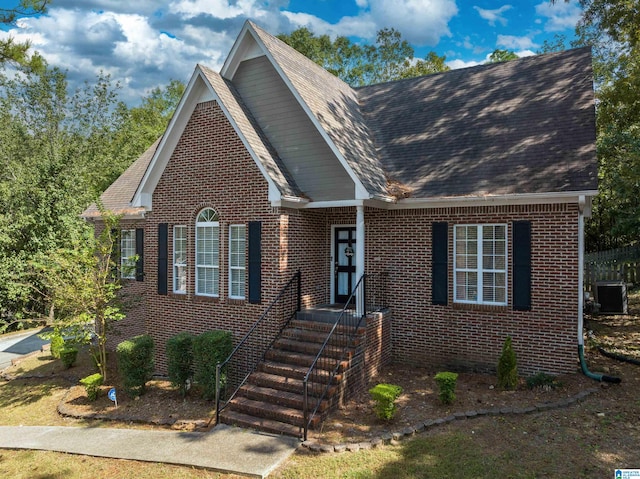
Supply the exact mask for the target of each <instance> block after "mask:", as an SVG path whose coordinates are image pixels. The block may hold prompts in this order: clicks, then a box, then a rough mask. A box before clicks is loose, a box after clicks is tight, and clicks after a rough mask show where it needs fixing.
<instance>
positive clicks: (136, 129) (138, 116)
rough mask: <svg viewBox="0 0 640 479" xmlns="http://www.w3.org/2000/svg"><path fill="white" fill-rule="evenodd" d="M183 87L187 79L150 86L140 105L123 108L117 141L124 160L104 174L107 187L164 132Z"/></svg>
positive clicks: (116, 145)
mask: <svg viewBox="0 0 640 479" xmlns="http://www.w3.org/2000/svg"><path fill="white" fill-rule="evenodd" d="M184 90H185V85H184V83H182V82H181V81H179V80H171V81H170V82H169V84H167V85H165V86H164V87H162V88H161V87H156V88H154V89H153V90H151V92H150V93H149V95H148V96H146V97H144V98H143V99H142V102H141V104H140V105H139V106H135V107H132V108H130V109H128V110H126V112H124V117H125V122H124V127H123V128H121V129H120V130H119V132H118V135H117V138H116V139H115V145H114V146H115V148H116V149H117V150H118V151H119V152H120V156H121V158H122V163H121V164H120V165H118V166H119V168H118V169H117V170H115V169H114V170H113V171H112V172H110V174H108V175H105V177H104V180H105V182H106V184H105V187H106V186H108V185H109V184H111V183H112V182H113V181H114V180H115V179H116V178H117V177H118V176H119V175H120V173H122V171H124V169H125V168H126V167H127V166H129V165H130V164H131V162H132V161H133V160H135V159H136V158H138V157H139V156H140V155H141V154H142V153H143V152H144V151H145V150H146V149H147V148H149V146H150V145H151V144H152V143H153V142H154V141H156V139H158V137H159V136H160V135H162V134H163V133H164V130H165V129H166V128H167V125H168V123H169V121H170V120H171V117H172V116H173V112H174V111H175V109H176V107H177V106H178V103H179V102H180V99H181V98H182V94H183V93H184Z"/></svg>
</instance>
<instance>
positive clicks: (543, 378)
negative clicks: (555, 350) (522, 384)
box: [527, 372, 560, 389]
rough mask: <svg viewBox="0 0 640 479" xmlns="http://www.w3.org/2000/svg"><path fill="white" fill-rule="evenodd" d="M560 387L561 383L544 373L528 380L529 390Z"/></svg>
mask: <svg viewBox="0 0 640 479" xmlns="http://www.w3.org/2000/svg"><path fill="white" fill-rule="evenodd" d="M558 386H560V383H559V382H558V380H557V379H556V378H555V377H554V376H551V375H550V374H546V373H543V372H539V373H536V374H534V375H533V376H529V377H528V378H527V387H528V388H529V389H535V388H541V389H554V388H557V387H558Z"/></svg>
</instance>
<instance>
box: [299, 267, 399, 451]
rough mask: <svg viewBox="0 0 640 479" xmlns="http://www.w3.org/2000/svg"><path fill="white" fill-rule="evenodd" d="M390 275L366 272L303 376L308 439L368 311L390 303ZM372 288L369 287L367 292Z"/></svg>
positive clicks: (305, 426)
mask: <svg viewBox="0 0 640 479" xmlns="http://www.w3.org/2000/svg"><path fill="white" fill-rule="evenodd" d="M386 276H387V275H386V273H379V274H376V275H368V274H363V275H362V277H361V278H360V279H359V280H358V283H357V284H356V286H355V288H353V291H352V292H351V295H350V296H349V299H348V300H347V302H346V303H345V305H344V307H343V308H342V311H341V312H340V314H339V316H338V318H337V319H336V321H335V323H334V324H333V327H332V328H331V330H330V331H329V334H328V335H327V337H326V339H325V340H324V343H323V344H322V347H321V348H320V351H319V352H318V354H317V355H316V357H315V359H314V361H313V363H312V364H311V366H310V367H309V370H308V371H307V374H306V375H305V377H304V379H303V414H304V440H305V441H306V440H307V433H308V431H309V425H310V424H311V421H312V420H313V417H314V416H315V415H316V414H317V412H318V409H319V408H320V405H321V404H322V401H323V400H324V398H325V396H326V395H327V392H328V391H329V389H330V387H331V383H332V382H333V380H334V378H335V377H336V375H337V374H338V371H339V370H340V368H341V366H342V364H343V362H344V361H345V360H346V358H347V354H348V352H349V349H350V348H351V347H352V345H353V344H354V339H355V336H356V334H357V333H358V329H359V328H360V325H361V324H362V320H363V319H364V318H366V316H367V314H369V313H371V312H374V311H377V310H381V309H383V308H386V307H387V304H386V294H385V291H386ZM368 286H370V288H368ZM368 289H369V291H368V292H367V290H368ZM358 302H359V303H358ZM359 310H361V311H359ZM329 344H331V345H332V346H334V347H337V348H338V355H336V354H333V355H327V354H325V352H326V350H327V347H328V346H329ZM336 356H338V357H336ZM327 371H329V374H327ZM310 382H311V383H313V384H314V385H315V386H314V387H313V391H310V387H309V383H310ZM310 396H312V397H314V398H315V401H316V402H315V404H313V405H310V404H309V401H310Z"/></svg>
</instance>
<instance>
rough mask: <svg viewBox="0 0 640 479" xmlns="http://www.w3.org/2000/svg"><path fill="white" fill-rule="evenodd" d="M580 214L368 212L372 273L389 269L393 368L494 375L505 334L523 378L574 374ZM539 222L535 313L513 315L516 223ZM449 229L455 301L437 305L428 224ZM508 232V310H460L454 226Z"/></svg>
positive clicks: (544, 208)
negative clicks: (495, 226) (502, 226)
mask: <svg viewBox="0 0 640 479" xmlns="http://www.w3.org/2000/svg"><path fill="white" fill-rule="evenodd" d="M577 217H578V209H577V205H575V204H570V205H569V204H560V205H533V206H496V207H490V206H487V207H477V208H442V209H429V210H396V211H380V210H373V209H368V210H367V211H366V214H365V223H366V241H367V243H366V258H367V264H366V270H367V271H368V272H376V271H381V270H385V269H386V270H388V272H389V297H390V298H391V302H392V312H393V325H392V344H393V356H394V360H395V361H401V362H407V363H411V364H419V365H424V366H429V367H434V368H461V367H462V368H467V369H469V368H473V369H479V370H493V369H495V367H496V364H497V361H498V357H499V355H500V352H501V349H502V344H503V342H504V339H505V338H506V336H507V335H510V336H511V337H512V338H513V344H514V349H515V351H516V354H517V356H518V365H519V369H520V371H521V372H522V373H523V374H531V373H535V372H537V371H545V372H551V373H561V372H573V371H575V370H576V357H577V353H576V351H577V347H576V344H577V339H576V338H577V315H578V306H577V301H578V249H577V246H578V228H577ZM516 220H529V221H531V223H532V226H531V228H532V239H531V244H532V278H531V285H532V308H531V311H514V310H513V308H512V306H511V305H512V304H513V302H512V289H511V278H512V277H513V270H512V258H513V251H512V244H511V234H512V222H513V221H516ZM437 221H446V222H448V224H449V248H448V250H449V301H448V303H449V304H448V305H447V306H436V305H432V304H431V223H432V222H437ZM476 223H507V224H508V236H507V238H508V240H507V241H508V263H509V269H508V294H509V301H508V302H509V306H506V307H481V306H474V305H461V304H454V303H453V226H454V225H455V224H476Z"/></svg>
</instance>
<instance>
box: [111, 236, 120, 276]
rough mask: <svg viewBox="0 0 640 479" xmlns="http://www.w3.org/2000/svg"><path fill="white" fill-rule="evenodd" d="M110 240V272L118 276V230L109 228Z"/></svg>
mask: <svg viewBox="0 0 640 479" xmlns="http://www.w3.org/2000/svg"><path fill="white" fill-rule="evenodd" d="M111 240H112V243H111V261H112V264H113V267H112V268H111V274H112V275H113V276H114V277H115V278H118V277H120V230H117V229H116V228H111Z"/></svg>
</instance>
